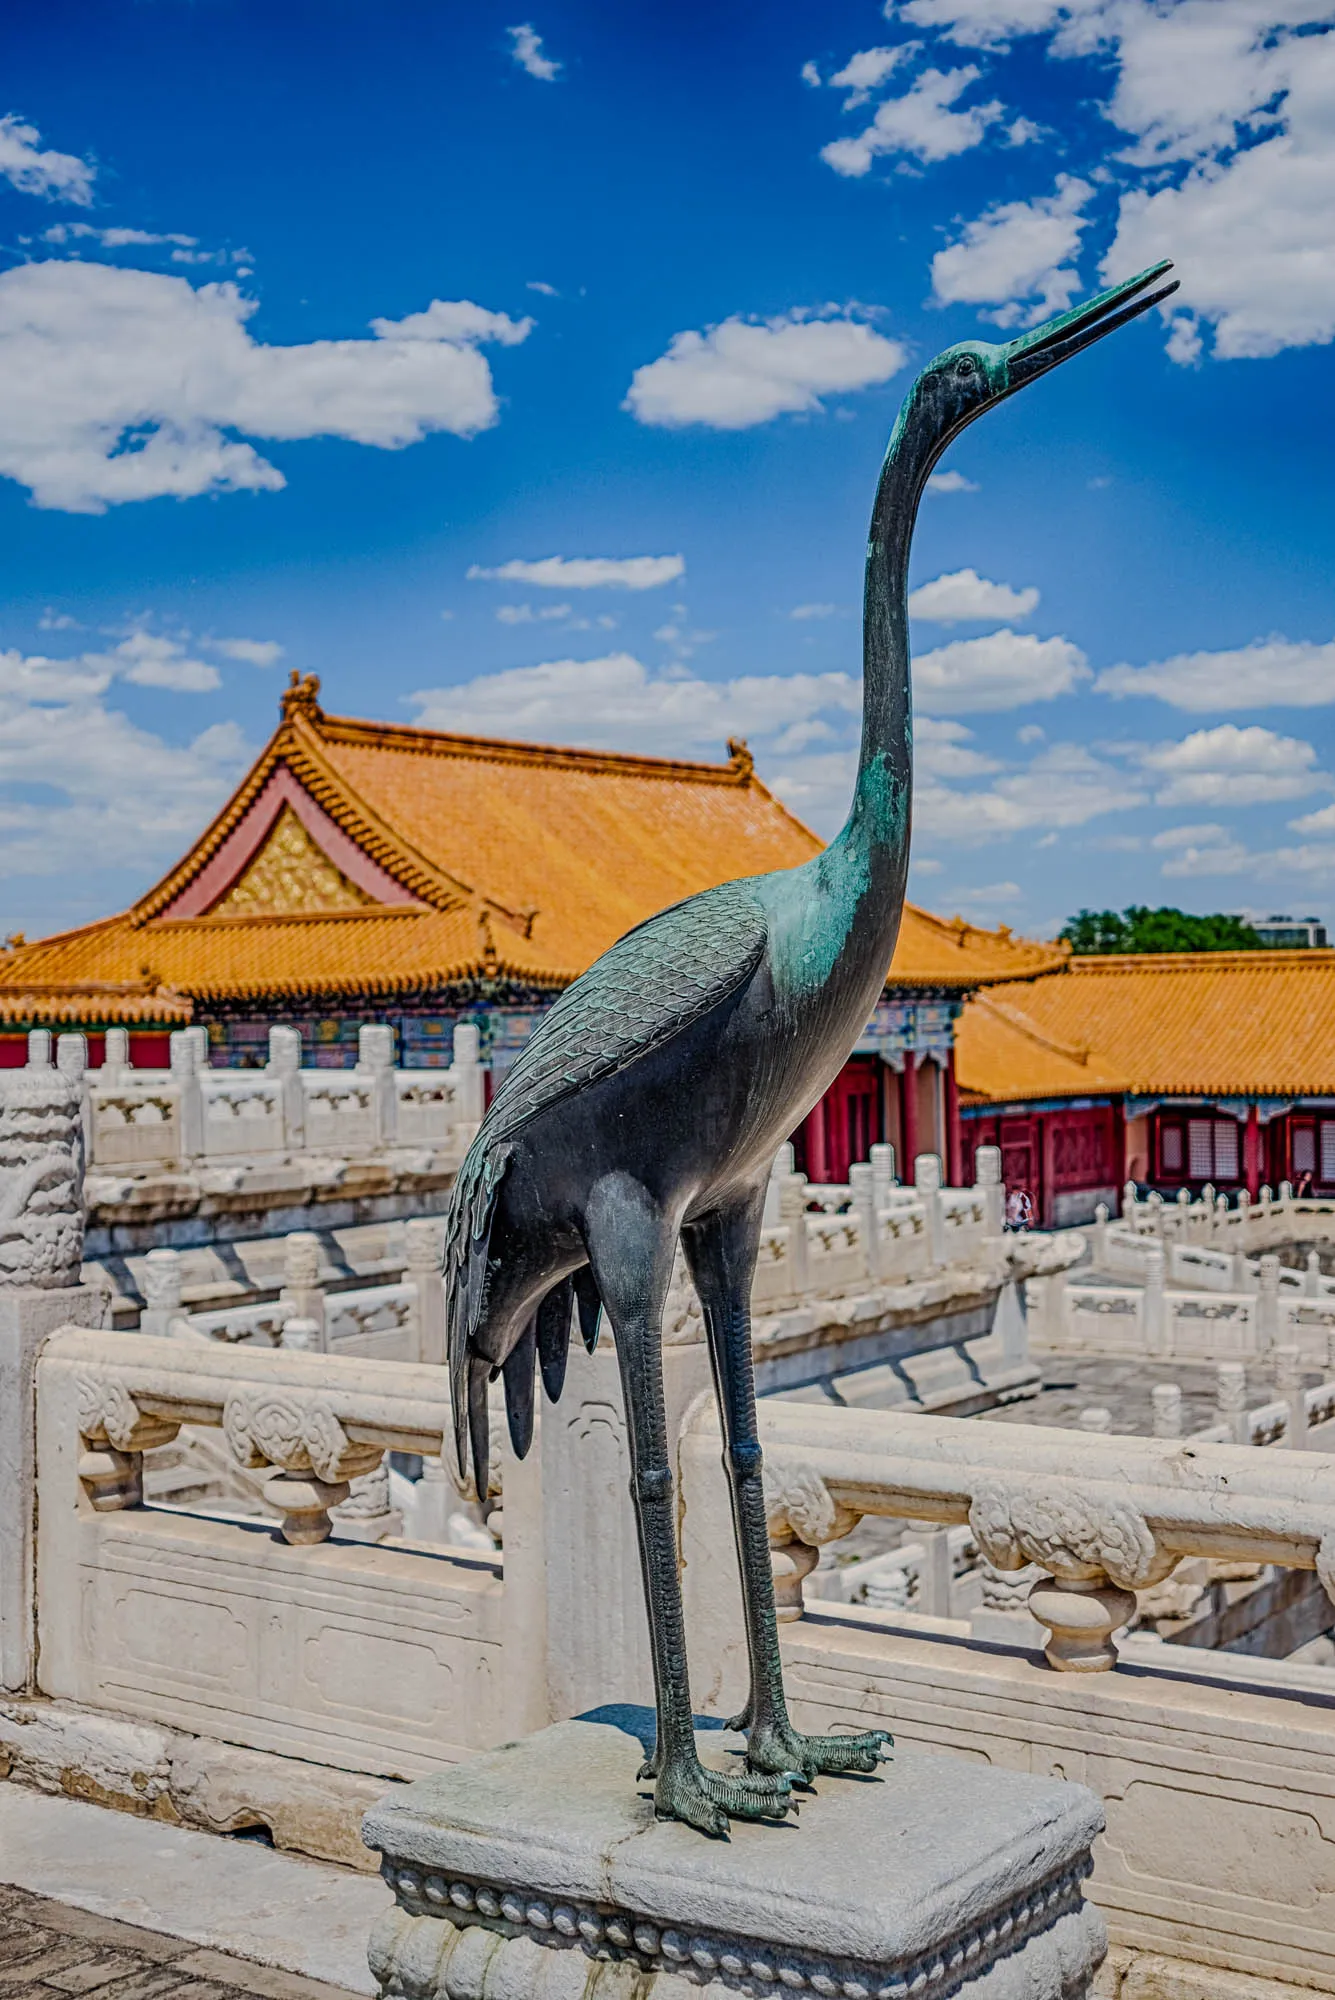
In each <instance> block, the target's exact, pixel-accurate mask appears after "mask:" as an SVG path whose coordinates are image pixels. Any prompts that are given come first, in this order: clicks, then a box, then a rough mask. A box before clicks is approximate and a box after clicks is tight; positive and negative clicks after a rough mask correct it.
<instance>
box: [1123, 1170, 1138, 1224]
mask: <svg viewBox="0 0 1335 2000" xmlns="http://www.w3.org/2000/svg"><path fill="white" fill-rule="evenodd" d="M1122 1220H1123V1222H1129V1223H1130V1224H1131V1225H1132V1227H1133V1228H1134V1227H1135V1221H1136V1184H1135V1182H1134V1181H1127V1182H1126V1184H1125V1186H1124V1187H1123V1189H1122Z"/></svg>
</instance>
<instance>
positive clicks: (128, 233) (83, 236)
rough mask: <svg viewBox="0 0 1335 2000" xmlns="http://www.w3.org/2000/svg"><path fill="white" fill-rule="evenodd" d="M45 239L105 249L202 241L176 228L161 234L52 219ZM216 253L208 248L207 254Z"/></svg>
mask: <svg viewBox="0 0 1335 2000" xmlns="http://www.w3.org/2000/svg"><path fill="white" fill-rule="evenodd" d="M42 241H43V243H57V244H60V243H74V242H92V243H100V244H101V245H102V248H103V249H104V250H128V249H136V250H137V249H147V248H150V247H152V246H153V245H156V244H162V243H174V244H176V246H177V247H178V248H179V249H182V250H193V249H195V248H196V246H197V245H198V243H199V238H198V237H197V236H182V235H180V234H179V233H178V232H177V231H175V230H169V231H168V232H167V234H166V235H160V234H159V233H158V231H157V230H154V229H122V228H110V229H97V228H94V226H93V224H92V223H91V222H53V223H52V225H51V227H50V228H49V229H44V230H43V231H42ZM214 254H215V253H214V252H212V251H207V252H206V253H205V255H206V257H209V258H211V257H212V256H213V255H214Z"/></svg>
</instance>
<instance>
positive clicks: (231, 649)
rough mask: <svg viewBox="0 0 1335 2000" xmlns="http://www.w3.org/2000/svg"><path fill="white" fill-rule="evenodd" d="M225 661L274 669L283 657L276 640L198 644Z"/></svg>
mask: <svg viewBox="0 0 1335 2000" xmlns="http://www.w3.org/2000/svg"><path fill="white" fill-rule="evenodd" d="M200 643H201V644H202V645H205V646H207V647H208V649H209V651H210V652H211V653H221V654H222V656H223V658H224V659H225V660H244V661H245V663H246V665H247V666H251V667H274V666H277V664H278V662H279V661H280V660H281V659H282V657H283V648H282V647H281V646H280V645H279V643H278V641H277V640H276V639H205V640H201V642H200Z"/></svg>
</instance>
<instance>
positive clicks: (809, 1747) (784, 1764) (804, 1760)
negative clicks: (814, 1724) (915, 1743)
mask: <svg viewBox="0 0 1335 2000" xmlns="http://www.w3.org/2000/svg"><path fill="white" fill-rule="evenodd" d="M893 1742H894V1738H893V1737H892V1736H891V1734H890V1732H889V1730H887V1729H868V1730H865V1731H864V1732H863V1733H862V1734H861V1735H860V1736H804V1735H803V1734H802V1733H801V1731H800V1730H797V1729H794V1728H792V1726H791V1725H789V1726H788V1727H787V1728H784V1727H783V1726H782V1725H778V1724H771V1725H770V1726H769V1727H768V1728H765V1729H760V1728H755V1729H752V1731H751V1736H750V1740H749V1742H748V1743H747V1746H746V1762H747V1768H748V1769H749V1770H751V1771H756V1772H778V1771H783V1772H786V1773H792V1772H794V1771H797V1772H800V1774H801V1777H802V1778H803V1779H804V1780H805V1781H806V1783H807V1784H808V1785H809V1784H810V1783H811V1781H812V1779H813V1778H819V1777H825V1776H831V1777H833V1776H838V1775H843V1774H850V1773H851V1774H858V1775H863V1776H866V1775H868V1774H870V1773H871V1772H872V1771H874V1770H875V1769H876V1766H877V1765H878V1764H879V1763H881V1762H882V1761H883V1760H884V1759H885V1758H886V1756H887V1755H888V1752H889V1749H890V1746H891V1745H892V1743H893Z"/></svg>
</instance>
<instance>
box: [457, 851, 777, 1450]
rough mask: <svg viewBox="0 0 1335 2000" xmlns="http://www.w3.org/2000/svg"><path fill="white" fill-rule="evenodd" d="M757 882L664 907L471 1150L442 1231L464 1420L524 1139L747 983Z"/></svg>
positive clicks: (572, 1014)
mask: <svg viewBox="0 0 1335 2000" xmlns="http://www.w3.org/2000/svg"><path fill="white" fill-rule="evenodd" d="M766 936H767V927H766V922H765V912H764V909H763V907H762V905H761V902H760V898H759V897H758V896H757V894H756V892H755V889H754V887H753V885H752V884H751V883H750V882H747V881H741V882H724V883H723V884H721V886H720V887H719V888H717V889H707V890H705V892H704V893H703V894H702V895H699V896H692V897H691V898H690V899H689V900H688V901H687V902H684V903H677V904H675V905H674V906H673V907H672V908H671V909H668V910H661V911H660V912H659V914H658V915H657V916H655V917H650V918H649V919H648V921H647V922H645V923H642V924H640V925H638V926H637V927H636V929H635V930H633V931H627V933H626V935H625V936H624V937H623V938H620V939H618V941H617V942H616V944H614V945H613V946H612V947H611V949H610V950H608V951H606V952H604V953H603V956H602V957H601V958H600V959H598V960H597V961H596V962H595V963H594V964H593V965H591V966H590V967H589V970H588V971H587V972H586V973H584V975H583V976H582V977H581V978H579V979H577V980H576V981H575V983H574V985H573V986H568V987H567V988H566V990H565V992H564V993H563V994H562V995H561V997H560V999H559V1000H558V1001H557V1002H556V1004H555V1006H554V1007H553V1008H552V1010H551V1012H550V1013H549V1014H547V1015H546V1016H545V1018H544V1019H543V1020H542V1021H541V1022H540V1024H539V1025H538V1027H537V1028H536V1029H535V1031H534V1033H533V1034H532V1036H531V1037H530V1038H529V1040H528V1041H527V1042H526V1043H525V1045H524V1047H523V1049H522V1050H521V1051H520V1054H519V1056H518V1058H517V1060H516V1061H515V1063H514V1064H513V1066H512V1067H511V1069H510V1070H509V1071H508V1073H507V1074H506V1077H505V1080H504V1082H503V1083H502V1085H501V1087H500V1089H499V1090H498V1091H497V1093H496V1096H495V1098H494V1099H493V1101H492V1104H491V1108H490V1110H489V1111H488V1112H487V1115H486V1118H485V1119H484V1120H483V1122H482V1125H481V1126H480V1128H479V1130H478V1133H477V1137H476V1138H475V1139H474V1141H473V1143H472V1145H471V1146H470V1147H469V1149H468V1153H467V1156H466V1158H465V1160H464V1163H463V1165H462V1167H461V1168H460V1170H459V1178H458V1180H457V1181H456V1182H455V1186H454V1191H453V1194H452V1196H451V1199H450V1209H449V1215H448V1217H447V1219H446V1225H445V1278H446V1284H447V1286H448V1288H449V1353H450V1369H451V1376H452V1379H453V1383H454V1406H455V1416H456V1423H457V1424H459V1425H462V1423H463V1420H464V1411H463V1401H464V1395H465V1376H466V1371H467V1357H468V1348H469V1343H470V1341H471V1339H472V1335H473V1333H474V1331H475V1330H476V1327H477V1323H478V1317H479V1313H480V1311H481V1307H482V1294H483V1286H484V1281H485V1277H486V1264H487V1243H488V1238H489V1236H490V1231H491V1217H492V1212H493V1210H494V1207H495V1201H496V1190H497V1188H498V1187H499V1186H500V1183H501V1181H502V1179H503V1177H504V1174H505V1170H506V1167H507V1166H508V1165H509V1162H510V1158H511V1155H512V1153H513V1151H514V1145H515V1141H516V1139H517V1137H518V1135H519V1133H520V1132H521V1131H522V1130H523V1128H524V1127H525V1126H526V1125H527V1124H528V1123H529V1122H530V1120H531V1119H533V1118H536V1117H537V1116H538V1114H539V1113H540V1112H544V1111H548V1110H550V1109H551V1107H552V1106H553V1105H556V1104H559V1103H560V1102H561V1100H562V1099H563V1098H567V1097H573V1096H575V1095H576V1094H577V1093H578V1092H579V1091H582V1090H586V1089H587V1088H588V1087H589V1086H590V1085H591V1084H594V1083H597V1082H599V1081H600V1080H601V1079H602V1078H604V1077H607V1076H612V1075H614V1074H615V1073H616V1072H618V1071H620V1070H623V1069H627V1068H629V1066H630V1065H631V1064H632V1063H634V1062H636V1061H638V1060H639V1058H640V1057H642V1056H645V1055H648V1054H649V1053H650V1051H651V1050H653V1049H657V1048H661V1047H662V1046H663V1044H664V1043H665V1042H668V1041H670V1040H671V1039H672V1037H673V1036H674V1035H676V1034H679V1033H680V1032H681V1031H682V1030H683V1029H685V1028H687V1027H689V1026H690V1025H691V1023H692V1022H693V1021H697V1020H699V1019H700V1017H701V1016H702V1015H704V1014H707V1013H708V1012H709V1011H710V1010H711V1008H714V1007H716V1006H718V1005H719V1004H720V1002H721V1001H723V1000H725V999H727V997H728V995H729V994H731V993H734V992H736V991H737V989H738V988H739V987H741V986H743V985H744V984H745V983H746V981H747V980H748V979H749V978H750V976H751V974H752V973H753V972H754V971H755V969H756V966H757V965H758V964H759V963H760V959H761V956H762V954H763V952H764V949H765V941H766Z"/></svg>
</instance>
